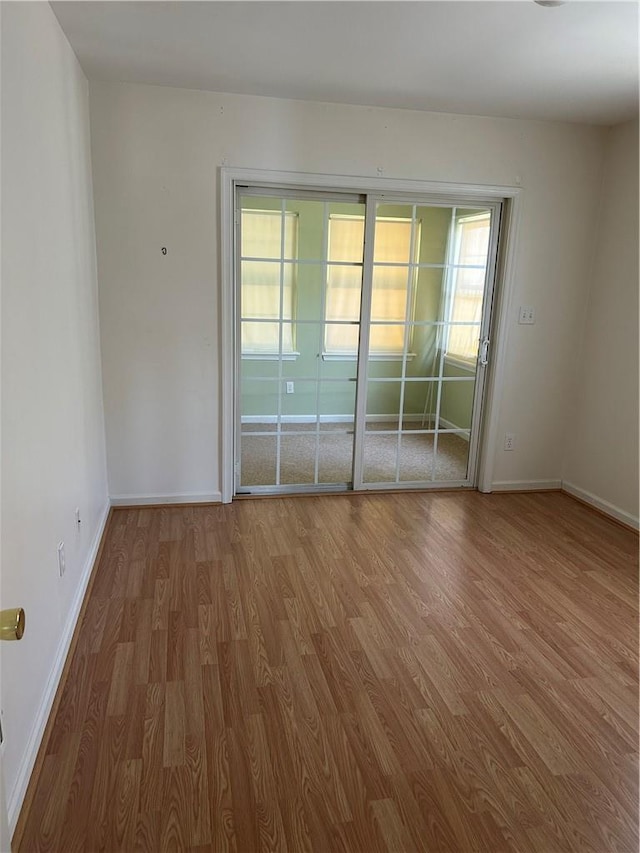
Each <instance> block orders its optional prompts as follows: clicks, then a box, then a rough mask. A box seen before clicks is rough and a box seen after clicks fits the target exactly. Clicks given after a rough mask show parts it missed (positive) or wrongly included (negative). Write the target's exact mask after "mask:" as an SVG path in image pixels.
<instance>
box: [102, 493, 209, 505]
mask: <svg viewBox="0 0 640 853" xmlns="http://www.w3.org/2000/svg"><path fill="white" fill-rule="evenodd" d="M110 501H111V506H150V505H152V504H219V503H222V493H221V492H210V493H207V494H202V493H200V492H196V493H191V492H186V493H179V494H174V495H111V497H110Z"/></svg>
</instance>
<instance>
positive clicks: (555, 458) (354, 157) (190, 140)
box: [91, 83, 606, 497]
mask: <svg viewBox="0 0 640 853" xmlns="http://www.w3.org/2000/svg"><path fill="white" fill-rule="evenodd" d="M91 128H92V134H91V135H92V158H93V167H94V193H95V199H96V232H97V246H98V268H99V280H100V320H101V328H102V358H103V375H104V391H105V413H106V431H107V458H108V468H109V485H110V492H111V495H112V496H114V495H115V496H129V497H131V496H138V495H141V496H163V495H183V496H189V495H215V493H217V492H219V490H220V472H219V470H218V469H219V438H220V423H219V417H220V412H219V407H218V399H219V387H220V375H219V362H220V330H219V316H218V312H219V291H220V281H219V270H218V264H219V247H218V205H219V199H218V186H217V176H218V172H217V170H218V167H219V166H220V165H223V164H224V165H229V166H241V167H254V168H260V169H279V170H292V171H309V172H324V173H332V174H343V175H365V176H366V175H371V176H377V175H378V174H379V173H378V171H377V170H378V167H380V168H382V170H383V174H384V175H385V176H388V177H396V178H412V179H420V180H438V181H454V182H466V183H478V184H501V185H514V184H515V183H516V181H517V180H518V179H519V180H520V181H521V184H522V186H523V188H524V193H523V209H522V214H523V215H522V223H521V234H520V243H519V251H518V257H517V265H518V276H517V284H516V293H515V304H514V306H513V310H512V322H511V324H510V329H509V335H510V340H509V353H508V366H507V374H506V381H505V385H504V397H503V400H502V404H501V410H500V434H501V435H502V434H503V433H504V432H505V431H510V432H514V433H516V434H517V450H516V451H513V452H510V453H505V452H504V451H503V450H502V441H499V446H498V448H497V463H496V468H495V477H494V479H495V480H496V481H527V482H529V481H553V482H555V483H559V482H560V477H561V473H562V458H563V447H564V421H565V414H566V403H567V398H568V396H569V391H570V387H571V382H572V380H573V368H574V365H575V352H576V346H577V342H578V340H579V337H580V332H581V328H582V323H583V320H584V299H585V290H586V282H587V275H588V271H589V268H590V266H589V262H590V258H589V251H588V249H589V246H590V243H591V240H592V238H593V234H594V229H595V220H596V212H597V198H598V191H599V186H600V171H601V164H602V152H603V140H604V136H605V135H606V131H605V130H604V129H598V128H588V127H582V126H577V125H569V124H552V123H543V122H527V121H515V120H508V119H494V118H480V117H473V116H457V115H445V114H438V113H420V112H414V111H409V110H390V109H378V108H370V107H352V106H345V105H335V104H321V103H309V102H303V101H287V100H278V99H272V98H259V97H251V96H237V95H226V94H215V93H209V92H200V91H189V90H181V89H171V88H165V87H156V86H145V85H130V84H119V83H92V84H91ZM162 246H166V247H167V249H168V253H167V255H166V256H163V255H162V254H161V247H162ZM521 303H523V304H530V305H533V306H534V307H535V309H536V314H537V323H536V325H534V326H519V325H517V323H516V322H515V319H516V315H517V306H518V305H519V304H521Z"/></svg>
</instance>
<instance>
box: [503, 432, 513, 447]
mask: <svg viewBox="0 0 640 853" xmlns="http://www.w3.org/2000/svg"><path fill="white" fill-rule="evenodd" d="M504 449H505V450H515V449H516V434H515V433H514V432H506V433H505V434H504Z"/></svg>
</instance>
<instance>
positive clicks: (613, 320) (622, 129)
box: [564, 121, 638, 526]
mask: <svg viewBox="0 0 640 853" xmlns="http://www.w3.org/2000/svg"><path fill="white" fill-rule="evenodd" d="M590 284H591V288H590V293H589V300H588V310H587V318H586V324H585V329H584V336H583V339H582V346H581V349H580V352H579V361H578V365H579V369H578V375H577V394H576V396H575V402H574V406H573V409H572V411H571V414H570V418H569V421H568V424H567V430H568V432H567V459H566V465H565V470H564V479H565V481H566V483H565V485H566V487H567V488H569V489H571V490H572V491H575V492H576V493H577V494H578V495H579V496H581V497H584V498H587V499H593V498H595V499H596V500H595V502H596V503H600V504H601V505H602V507H603V508H604V509H606V510H607V511H609V512H613V514H615V515H617V516H618V517H619V518H621V519H622V520H624V521H627V522H631V523H633V522H634V521H635V524H636V526H637V523H638V122H637V121H634V122H628V123H626V124H622V125H619V126H617V127H614V128H611V130H610V131H609V133H608V138H607V145H606V159H605V169H604V176H603V186H602V199H601V209H600V217H599V222H598V228H597V238H596V241H595V257H594V260H593V270H592V274H591V276H590Z"/></svg>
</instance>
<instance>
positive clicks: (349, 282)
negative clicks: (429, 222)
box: [324, 216, 420, 358]
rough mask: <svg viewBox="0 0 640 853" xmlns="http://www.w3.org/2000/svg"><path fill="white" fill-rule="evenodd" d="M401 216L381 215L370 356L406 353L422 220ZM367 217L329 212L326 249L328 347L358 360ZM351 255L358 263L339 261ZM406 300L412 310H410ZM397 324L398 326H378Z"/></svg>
mask: <svg viewBox="0 0 640 853" xmlns="http://www.w3.org/2000/svg"><path fill="white" fill-rule="evenodd" d="M414 226H415V227H414V239H413V249H412V220H411V219H401V218H382V217H378V218H377V219H376V226H375V227H376V234H375V258H374V266H373V290H372V296H371V323H372V325H371V332H370V347H369V350H370V357H373V358H376V357H380V358H385V357H387V358H394V357H395V358H397V357H401V356H402V354H403V351H404V337H405V327H404V325H403V324H404V323H405V322H407V321H409V322H411V320H412V314H413V296H414V292H415V280H416V273H417V267H416V266H415V263H416V262H417V259H418V256H419V244H420V231H419V222H414ZM363 244H364V217H361V216H330V217H329V239H328V251H327V261H328V264H327V291H326V310H325V321H326V323H328V324H329V325H327V326H326V327H325V341H324V349H325V355H326V356H329V357H340V356H342V357H345V358H355V357H356V355H357V352H358V339H357V331H358V329H357V327H356V326H349V325H335V324H336V323H340V322H351V323H357V322H358V320H359V317H360V290H361V286H362V247H363ZM345 258H351V259H352V261H353V265H352V266H349V265H339V264H336V262H337V261H338V260H339V259H345ZM407 300H409V306H408V307H409V311H408V313H407ZM376 323H396V324H397V325H376Z"/></svg>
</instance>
